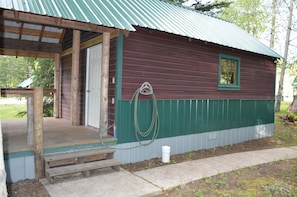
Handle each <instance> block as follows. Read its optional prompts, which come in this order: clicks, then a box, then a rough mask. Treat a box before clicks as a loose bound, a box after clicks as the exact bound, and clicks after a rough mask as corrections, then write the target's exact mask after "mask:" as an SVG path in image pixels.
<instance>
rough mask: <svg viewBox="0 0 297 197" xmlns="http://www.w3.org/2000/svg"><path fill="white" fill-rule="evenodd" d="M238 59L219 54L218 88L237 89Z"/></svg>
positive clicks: (238, 84)
mask: <svg viewBox="0 0 297 197" xmlns="http://www.w3.org/2000/svg"><path fill="white" fill-rule="evenodd" d="M239 69H240V59H239V58H237V57H233V56H227V55H220V62H219V88H221V89H239V87H240V83H239V80H240V78H239Z"/></svg>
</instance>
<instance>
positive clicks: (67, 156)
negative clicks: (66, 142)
mask: <svg viewBox="0 0 297 197" xmlns="http://www.w3.org/2000/svg"><path fill="white" fill-rule="evenodd" d="M114 152H115V150H114V149H112V148H100V149H90V150H82V151H75V152H66V153H59V154H53V155H44V161H45V162H50V161H59V160H66V159H73V158H80V157H87V156H93V155H102V154H112V155H113V153H114Z"/></svg>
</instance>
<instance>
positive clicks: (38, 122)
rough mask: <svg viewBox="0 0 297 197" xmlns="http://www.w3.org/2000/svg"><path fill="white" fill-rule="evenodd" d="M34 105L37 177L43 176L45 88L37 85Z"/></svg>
mask: <svg viewBox="0 0 297 197" xmlns="http://www.w3.org/2000/svg"><path fill="white" fill-rule="evenodd" d="M33 99H34V101H33V103H34V104H33V105H34V108H33V109H34V159H35V178H36V179H40V178H42V177H43V172H44V167H43V88H42V87H35V88H34V91H33Z"/></svg>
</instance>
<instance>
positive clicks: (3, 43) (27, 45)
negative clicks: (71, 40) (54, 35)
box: [0, 38, 62, 53]
mask: <svg viewBox="0 0 297 197" xmlns="http://www.w3.org/2000/svg"><path fill="white" fill-rule="evenodd" d="M0 48H5V49H16V50H22V51H38V52H47V53H60V52H62V45H61V44H55V43H45V42H36V41H28V40H18V39H10V38H5V39H0Z"/></svg>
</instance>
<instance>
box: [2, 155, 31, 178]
mask: <svg viewBox="0 0 297 197" xmlns="http://www.w3.org/2000/svg"><path fill="white" fill-rule="evenodd" d="M34 166H35V165H34V156H24V157H16V158H8V159H7V160H5V168H6V172H7V182H9V183H11V182H12V183H14V182H17V181H19V180H25V179H34V178H35V168H34Z"/></svg>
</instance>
